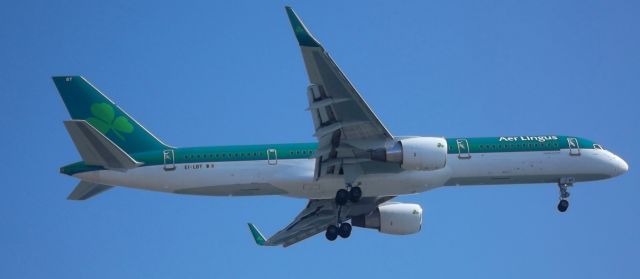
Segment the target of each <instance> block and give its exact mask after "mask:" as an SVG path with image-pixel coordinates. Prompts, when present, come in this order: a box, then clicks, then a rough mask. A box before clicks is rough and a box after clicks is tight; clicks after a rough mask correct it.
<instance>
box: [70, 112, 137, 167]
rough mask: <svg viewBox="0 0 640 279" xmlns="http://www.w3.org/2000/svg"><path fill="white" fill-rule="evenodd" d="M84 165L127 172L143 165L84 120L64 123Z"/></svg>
mask: <svg viewBox="0 0 640 279" xmlns="http://www.w3.org/2000/svg"><path fill="white" fill-rule="evenodd" d="M64 126H65V127H66V128H67V131H68V132H69V135H70V136H71V139H72V140H73V143H74V144H75V145H76V148H77V149H78V152H79V153H80V156H81V157H82V160H84V163H85V164H87V165H91V166H101V167H104V168H106V169H112V170H123V171H124V170H127V169H132V168H135V167H137V166H140V165H142V163H139V162H136V160H134V159H133V158H131V156H129V154H127V153H126V152H124V151H123V150H122V149H121V148H120V147H118V146H117V145H116V144H115V143H113V142H112V141H111V140H110V139H108V138H107V137H105V136H104V135H103V134H102V133H100V132H99V131H98V130H96V128H94V127H93V126H91V125H90V124H89V123H88V122H87V121H84V120H68V121H65V122H64Z"/></svg>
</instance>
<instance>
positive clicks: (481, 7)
mask: <svg viewBox="0 0 640 279" xmlns="http://www.w3.org/2000/svg"><path fill="white" fill-rule="evenodd" d="M638 3H639V2H637V1H525V3H521V2H520V1H440V2H431V1H402V2H401V3H396V2H390V1H322V2H318V1H286V2H284V1H220V3H214V1H201V2H166V3H163V2H158V1H9V2H7V3H4V4H3V8H2V9H0V98H1V99H0V100H1V101H2V104H3V107H4V113H3V117H0V128H1V131H2V137H0V143H1V146H2V147H3V153H4V156H2V158H4V160H5V162H4V166H3V167H2V168H0V172H1V174H2V177H3V178H4V181H3V183H2V186H3V189H4V191H3V194H2V195H1V196H0V228H2V229H1V230H0V277H1V278H87V277H90V278H141V277H147V278H176V277H182V278H184V277H186V278H243V277H254V276H260V277H268V278H273V277H276V276H278V277H284V278H299V277H301V276H304V277H307V278H326V277H327V276H337V275H340V276H349V277H365V276H366V277H374V278H378V277H389V276H410V277H418V278H443V277H451V278H469V277H474V278H476V277H480V278H638V277H640V266H639V265H638V264H637V263H638V258H639V257H638V256H640V224H639V222H638V220H640V203H639V202H638V196H639V194H640V190H639V187H640V185H638V175H637V174H636V173H637V172H636V168H637V167H638V165H639V164H640V154H639V153H638V146H637V138H638V136H640V135H639V132H638V129H639V125H638V120H639V119H640V117H639V116H640V113H639V112H638V107H637V106H638V105H637V104H638V100H639V98H638V92H640V79H638V76H639V75H640V36H639V35H640V34H639V33H638V32H639V31H638V30H640V17H638V14H640V5H639V4H638ZM286 4H289V5H292V6H293V7H294V8H295V9H296V11H297V12H298V14H299V15H300V16H301V17H302V18H303V20H304V21H305V23H306V24H307V26H308V27H309V28H310V29H311V31H312V32H313V33H314V34H315V35H316V37H317V38H318V39H319V40H320V41H321V42H322V43H323V45H324V46H325V47H326V48H327V49H328V51H329V52H331V54H332V56H333V58H334V59H335V60H336V61H337V63H338V64H339V65H340V66H341V68H342V69H343V70H344V71H345V72H346V74H347V75H348V76H349V78H350V79H351V80H352V82H354V83H355V85H356V86H357V88H358V89H359V91H360V92H361V94H362V95H363V96H364V97H365V99H366V100H367V102H368V103H369V104H370V105H371V106H372V108H373V109H374V111H375V112H376V113H377V114H378V116H379V117H380V118H381V119H382V121H383V122H384V123H385V124H386V126H387V127H388V128H389V129H390V130H391V132H392V133H394V134H395V135H443V136H449V137H463V136H468V137H471V136H500V135H541V134H565V135H578V136H583V137H586V138H589V139H593V140H595V141H597V142H600V143H602V144H604V145H605V147H607V148H609V149H611V150H612V151H613V152H615V153H617V154H619V155H620V156H622V157H623V158H624V159H625V160H626V161H627V162H628V163H629V165H630V172H629V173H627V174H626V175H624V176H622V177H618V178H615V179H611V180H606V181H599V182H591V183H582V184H578V185H577V187H574V188H573V189H572V197H571V207H570V209H569V211H568V212H567V213H565V214H559V213H558V212H556V209H555V206H556V204H557V195H558V193H557V188H556V187H555V186H554V185H522V186H499V187H497V186H494V187H489V186H483V187H465V188H441V189H437V190H434V191H430V192H426V193H422V194H419V195H414V196H408V197H401V198H399V199H398V200H399V201H406V202H416V203H420V204H421V205H422V206H423V208H424V211H425V214H424V225H423V230H422V231H421V232H420V233H419V234H416V235H411V236H406V237H398V236H388V235H383V234H379V233H377V232H375V231H371V230H364V229H354V232H353V234H352V237H351V238H350V239H349V240H348V241H344V240H339V241H336V242H335V243H328V242H327V241H326V240H325V239H324V237H323V236H318V237H314V238H312V239H310V240H308V241H305V242H303V243H301V244H298V245H295V246H292V247H290V248H288V249H281V248H265V247H257V246H256V245H255V244H254V243H253V240H252V239H251V237H250V234H249V231H248V230H247V227H246V222H248V221H251V222H255V223H257V224H258V225H259V226H260V228H261V229H262V231H263V232H264V233H265V234H272V233H274V232H276V231H277V230H278V229H279V228H281V227H282V226H284V225H286V224H288V223H289V222H290V220H291V219H292V218H293V217H294V216H295V215H296V214H297V213H298V211H299V210H300V209H301V208H302V207H303V206H304V204H305V201H304V200H299V199H290V198H285V197H259V198H258V197H256V198H211V197H192V196H180V195H168V194H161V193H153V192H144V191H138V190H131V189H115V190H112V191H110V192H108V193H105V194H104V195H102V196H99V197H97V198H96V199H94V200H90V201H86V202H71V201H67V200H66V199H65V198H66V196H67V194H68V193H69V192H70V191H71V190H72V189H73V187H74V186H75V184H76V183H77V182H76V180H75V179H73V178H70V177H66V176H63V175H60V174H58V172H57V171H58V167H60V166H62V165H64V164H67V163H69V162H73V161H76V160H78V159H79V156H78V155H77V152H76V150H75V148H74V146H73V144H72V142H71V140H70V139H69V137H68V135H67V134H66V132H65V129H64V127H63V125H62V121H63V120H65V119H67V118H68V115H67V113H66V110H65V108H64V106H63V104H62V101H61V100H60V98H59V96H58V94H57V92H56V90H55V88H54V86H53V83H52V82H51V79H50V77H51V76H52V75H66V74H73V75H76V74H78V75H84V76H85V77H87V78H88V79H89V80H90V81H92V82H93V83H94V84H95V85H96V86H98V87H99V88H100V89H101V90H102V91H103V92H105V93H106V94H108V95H109V96H110V97H111V98H112V99H113V100H115V101H116V102H117V103H118V104H119V105H120V106H122V107H123V108H125V109H126V110H127V111H128V112H129V113H130V114H132V115H133V116H134V117H135V118H136V119H137V120H139V121H140V122H141V123H142V124H143V125H145V127H147V128H148V129H149V130H151V131H152V132H154V133H155V134H156V135H157V136H158V137H160V138H161V139H163V140H164V141H165V142H167V143H169V144H172V145H175V146H191V145H229V144H259V143H284V142H306V141H309V142H311V141H313V140H314V138H313V137H312V134H313V131H312V124H311V119H310V117H309V115H308V113H307V112H306V111H305V110H304V108H305V107H306V96H305V88H306V85H307V77H306V74H305V72H304V66H303V62H302V58H301V55H300V52H299V49H298V46H297V44H296V42H295V38H294V36H293V33H292V32H291V29H290V26H289V23H288V20H287V17H286V14H285V11H284V8H283V7H284V5H286ZM392 186H393V185H390V187H392Z"/></svg>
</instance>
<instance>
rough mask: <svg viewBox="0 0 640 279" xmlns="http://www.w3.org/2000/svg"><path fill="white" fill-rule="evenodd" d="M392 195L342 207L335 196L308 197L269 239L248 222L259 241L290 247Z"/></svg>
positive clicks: (371, 198)
mask: <svg viewBox="0 0 640 279" xmlns="http://www.w3.org/2000/svg"><path fill="white" fill-rule="evenodd" d="M392 198H393V197H370V198H363V199H362V200H361V201H360V202H358V203H357V204H348V205H345V206H342V207H341V208H340V207H338V206H337V205H336V203H335V202H334V200H333V199H324V200H309V203H308V204H307V206H306V207H305V208H304V209H303V210H302V212H300V214H298V216H296V218H295V219H294V220H293V222H291V224H289V225H288V226H286V227H285V228H284V229H282V230H280V231H279V232H277V233H276V234H274V235H273V236H271V237H270V238H268V239H266V238H265V237H264V236H263V235H262V233H261V232H260V231H259V230H258V228H257V227H256V226H254V225H253V224H249V228H250V230H251V233H252V235H253V237H254V240H255V241H256V243H257V244H258V245H261V246H280V245H282V246H284V247H287V246H290V245H292V244H295V243H298V242H300V241H302V240H305V239H307V238H309V237H312V236H314V235H316V234H318V233H320V232H323V231H324V230H326V229H327V227H328V226H329V225H334V224H336V223H340V222H344V221H348V220H349V219H351V218H353V217H354V216H360V215H365V214H368V213H369V212H371V211H373V210H375V209H376V207H377V206H378V205H379V204H381V203H384V202H386V201H388V200H390V199H392Z"/></svg>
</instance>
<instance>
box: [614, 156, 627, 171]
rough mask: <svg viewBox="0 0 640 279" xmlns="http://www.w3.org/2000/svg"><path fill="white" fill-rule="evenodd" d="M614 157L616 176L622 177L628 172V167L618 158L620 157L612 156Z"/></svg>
mask: <svg viewBox="0 0 640 279" xmlns="http://www.w3.org/2000/svg"><path fill="white" fill-rule="evenodd" d="M614 156H615V163H614V164H615V169H616V176H618V175H622V174H624V173H626V172H627V171H629V165H628V164H627V162H625V161H624V160H623V159H622V158H620V156H617V155H614Z"/></svg>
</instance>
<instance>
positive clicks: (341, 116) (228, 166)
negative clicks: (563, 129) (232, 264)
mask: <svg viewBox="0 0 640 279" xmlns="http://www.w3.org/2000/svg"><path fill="white" fill-rule="evenodd" d="M286 12H287V15H288V16H289V20H290V22H291V25H292V27H293V31H294V33H295V36H296V38H297V40H298V44H299V45H300V49H301V51H302V58H303V60H304V65H305V67H306V70H307V74H308V76H309V86H308V87H307V90H306V93H307V99H308V102H309V107H308V108H307V110H308V111H309V112H310V113H311V119H312V120H313V125H314V128H315V133H314V137H315V138H316V139H317V141H316V142H313V143H290V144H262V145H243V146H208V147H180V148H177V147H172V146H169V145H166V144H164V143H163V142H162V141H160V140H159V139H158V138H157V137H155V136H154V135H153V134H151V132H149V131H148V130H147V129H145V128H144V127H143V126H142V125H140V124H139V123H138V122H137V121H136V120H134V119H133V118H132V117H131V116H129V115H128V114H127V113H126V112H124V110H122V109H121V108H120V107H118V106H116V105H115V103H114V102H113V101H111V100H110V99H109V98H107V97H106V96H105V95H104V94H102V93H101V92H100V91H99V90H98V89H96V88H95V87H94V86H93V85H92V84H90V83H89V82H88V81H87V80H86V79H85V78H83V77H81V76H60V77H54V78H53V81H54V83H55V85H56V87H57V89H58V91H59V93H60V95H61V96H62V100H63V101H64V103H65V105H66V107H67V110H68V111H69V114H70V115H71V120H68V121H65V122H64V125H65V127H66V129H67V131H68V132H69V134H70V136H71V139H72V140H73V142H74V144H75V146H76V148H77V150H78V152H79V153H80V156H81V157H82V161H80V162H76V163H73V164H70V165H67V166H64V167H62V168H60V172H61V173H63V174H67V175H70V176H73V177H76V178H78V179H80V182H79V184H78V186H77V187H76V188H75V189H74V190H73V192H72V193H71V194H70V195H69V197H68V198H69V199H71V200H85V199H88V198H90V197H93V196H95V195H97V194H99V193H101V192H103V191H106V190H108V189H111V188H112V187H114V186H116V185H117V186H124V187H131V188H137V189H143V190H150V191H160V192H167V193H176V194H188V195H206V196H259V195H283V196H289V197H296V198H304V199H308V200H309V202H308V204H307V206H306V207H305V208H304V209H303V210H302V212H300V214H299V215H298V216H297V217H296V218H295V220H293V222H291V224H289V225H288V226H287V227H285V228H284V229H282V230H280V231H279V232H277V233H276V234H275V235H273V236H271V237H269V238H265V237H264V236H263V235H262V233H260V231H259V230H258V229H257V228H256V227H255V226H254V225H252V224H249V229H250V231H251V233H252V234H253V237H254V239H255V241H256V243H257V244H259V245H265V246H280V245H282V246H284V247H286V246H289V245H292V244H294V243H297V242H299V241H302V240H304V239H306V238H308V237H311V236H314V235H316V234H318V233H320V232H325V236H326V238H327V239H328V240H331V241H333V240H336V238H338V237H342V238H348V237H349V236H350V235H351V230H352V226H357V227H363V228H370V229H376V230H378V231H380V232H382V233H387V234H397V235H405V234H413V233H416V232H418V231H420V229H421V226H422V207H421V206H420V205H418V204H409V203H398V202H392V201H391V200H392V199H393V198H394V197H397V196H402V195H409V194H415V193H420V192H424V191H428V190H431V189H434V188H437V187H443V186H466V185H489V184H491V185H493V184H523V183H553V184H557V185H558V189H559V192H560V194H559V200H560V201H559V203H558V207H557V208H558V210H559V211H560V212H564V211H566V210H567V208H568V206H569V202H568V198H569V192H568V191H567V189H568V188H569V187H570V186H573V185H574V183H577V182H583V181H593V180H600V179H607V178H611V177H615V176H618V175H621V174H623V173H625V172H626V171H627V170H628V166H627V163H626V162H625V161H624V160H622V159H621V158H620V157H618V156H617V155H615V154H613V153H612V152H610V151H608V150H606V149H605V148H603V147H602V145H600V144H597V143H595V142H593V141H590V140H588V139H585V138H581V137H575V136H561V135H553V134H549V135H522V136H497V137H482V138H444V137H430V136H410V137H409V136H394V135H392V134H391V133H390V132H389V130H388V129H387V128H386V127H385V126H384V125H383V124H382V121H380V119H379V118H378V117H377V116H376V114H375V113H374V112H373V111H372V110H371V108H370V107H369V106H368V105H367V103H366V102H365V101H364V99H363V98H362V95H360V93H359V92H358V91H357V90H356V89H355V87H354V86H353V85H352V84H351V82H350V81H349V79H347V77H346V76H345V75H344V74H343V73H342V71H341V70H340V68H338V66H337V65H336V64H335V62H334V61H333V59H331V57H330V56H329V54H328V53H327V52H326V51H325V49H324V48H323V47H322V45H321V44H320V43H319V42H318V40H317V39H316V38H315V37H314V36H313V35H312V34H311V33H310V32H309V30H308V29H307V28H306V27H305V25H304V24H303V23H302V21H301V20H300V18H299V17H298V16H297V15H296V14H295V12H294V11H293V10H292V9H291V8H289V7H287V8H286Z"/></svg>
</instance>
